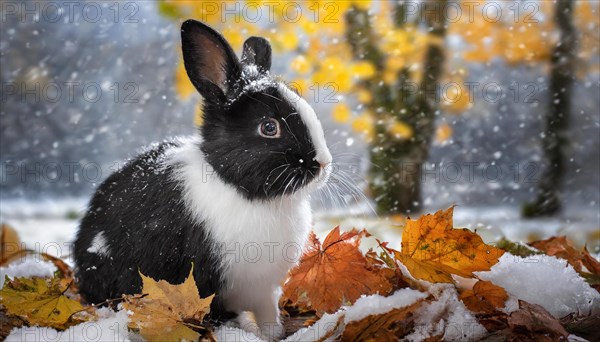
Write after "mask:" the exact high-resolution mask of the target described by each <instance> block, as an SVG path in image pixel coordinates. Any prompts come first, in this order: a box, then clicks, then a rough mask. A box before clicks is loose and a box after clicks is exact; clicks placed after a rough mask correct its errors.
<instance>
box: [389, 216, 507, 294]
mask: <svg viewBox="0 0 600 342" xmlns="http://www.w3.org/2000/svg"><path fill="white" fill-rule="evenodd" d="M452 215H453V208H452V207H451V208H448V209H447V210H444V211H442V210H440V211H438V212H436V213H435V214H433V215H431V214H428V215H423V216H421V217H420V218H419V219H418V220H407V222H406V227H405V228H404V232H403V233H402V250H401V251H397V250H393V249H391V248H388V247H384V249H386V250H387V251H388V252H389V253H391V254H392V255H394V257H395V258H396V260H398V261H399V262H401V263H402V264H404V266H406V268H407V269H408V271H409V272H410V274H411V275H412V276H413V277H415V278H418V279H423V280H427V281H430V282H434V283H452V282H453V279H452V276H451V275H452V274H456V275H459V276H462V277H466V278H471V277H473V272H475V271H488V270H489V269H490V267H492V266H493V265H494V264H496V263H497V262H498V258H499V257H500V256H502V254H504V251H503V250H501V249H499V248H496V247H493V246H490V245H486V244H485V243H484V242H483V240H482V239H481V237H479V235H477V234H476V233H473V232H471V231H470V230H468V229H454V228H453V227H452Z"/></svg>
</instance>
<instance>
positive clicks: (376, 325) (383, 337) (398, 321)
mask: <svg viewBox="0 0 600 342" xmlns="http://www.w3.org/2000/svg"><path fill="white" fill-rule="evenodd" d="M422 303H423V301H418V302H416V303H414V304H412V305H409V306H407V307H404V308H398V309H392V310H390V311H388V312H386V313H383V314H379V315H370V316H367V317H365V318H363V319H361V320H360V321H355V322H350V323H348V324H347V325H346V328H345V330H344V333H343V334H342V341H343V342H351V341H390V342H391V341H398V339H400V338H402V337H404V336H406V335H407V334H409V333H410V332H411V331H412V329H413V326H414V319H415V317H414V312H415V310H416V309H417V308H419V307H420V306H421V304H422Z"/></svg>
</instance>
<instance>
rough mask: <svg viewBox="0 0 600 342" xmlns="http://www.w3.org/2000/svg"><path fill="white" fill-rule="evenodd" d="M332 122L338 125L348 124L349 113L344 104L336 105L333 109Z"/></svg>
mask: <svg viewBox="0 0 600 342" xmlns="http://www.w3.org/2000/svg"><path fill="white" fill-rule="evenodd" d="M332 115H333V120H335V121H336V122H339V123H344V122H348V120H349V119H350V115H351V111H350V108H348V106H347V105H346V104H345V103H338V104H336V105H335V107H333V113H332Z"/></svg>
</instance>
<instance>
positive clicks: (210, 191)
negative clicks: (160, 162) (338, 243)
mask: <svg viewBox="0 0 600 342" xmlns="http://www.w3.org/2000/svg"><path fill="white" fill-rule="evenodd" d="M200 143H201V140H200V139H199V138H194V139H187V140H181V141H180V145H179V146H178V147H174V148H172V149H170V150H169V151H167V152H166V154H167V155H166V162H167V163H168V164H170V165H173V166H175V170H176V173H175V177H176V179H177V180H178V181H179V182H181V184H183V187H184V189H183V191H184V200H185V203H186V206H187V208H188V209H189V210H190V212H191V214H192V215H193V217H195V218H196V219H197V220H198V222H202V223H204V226H205V227H206V229H207V232H208V233H209V235H210V237H211V238H212V239H213V240H214V241H216V242H217V244H218V245H217V246H210V248H214V249H215V251H216V252H218V253H219V254H222V255H225V258H224V260H223V263H222V267H223V276H224V280H225V282H226V286H227V288H226V289H225V291H224V295H223V297H224V299H225V303H226V305H227V306H228V309H229V310H235V311H239V310H253V308H254V306H256V305H260V303H259V302H261V301H262V302H264V301H265V300H266V298H268V296H272V293H273V290H275V289H276V288H277V287H278V286H279V285H280V282H281V281H283V278H284V277H285V275H286V273H287V271H288V270H289V268H290V267H292V266H293V265H294V264H295V263H296V262H297V261H298V258H299V256H300V254H301V251H302V248H303V247H304V245H305V242H306V238H307V235H308V231H309V229H310V224H311V220H312V216H311V210H310V206H309V201H308V197H306V196H303V195H302V194H301V193H300V192H299V193H297V194H295V195H293V196H287V197H284V198H279V199H277V200H275V201H249V200H246V199H245V198H243V197H242V196H241V195H240V194H239V193H238V192H237V191H236V190H235V188H234V187H233V186H231V185H229V184H226V183H224V182H223V181H222V180H221V179H220V178H219V176H218V175H217V174H216V173H215V172H214V171H213V170H212V168H211V167H210V165H209V164H208V163H207V162H206V161H205V160H204V158H203V155H202V152H201V151H200V149H199V147H198V146H199V144H200ZM207 248H209V246H207ZM265 296H267V297H265Z"/></svg>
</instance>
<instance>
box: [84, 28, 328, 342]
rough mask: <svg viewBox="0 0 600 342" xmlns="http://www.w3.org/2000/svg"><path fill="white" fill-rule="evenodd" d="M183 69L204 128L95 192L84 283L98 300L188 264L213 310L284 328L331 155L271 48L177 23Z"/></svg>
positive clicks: (87, 220)
mask: <svg viewBox="0 0 600 342" xmlns="http://www.w3.org/2000/svg"><path fill="white" fill-rule="evenodd" d="M181 36H182V46H183V57H184V63H185V68H186V71H187V74H188V76H189V78H190V80H191V81H192V83H193V84H194V86H195V87H196V88H197V89H198V91H199V92H200V94H201V95H202V97H203V106H204V123H203V125H202V127H201V129H200V132H199V134H198V135H197V136H195V137H191V138H183V139H174V140H172V141H167V142H163V143H160V144H158V145H156V146H154V147H153V148H152V149H150V150H148V151H146V152H144V153H143V154H141V155H140V156H138V157H136V158H135V159H133V160H131V161H130V162H128V163H127V164H126V165H125V166H124V167H123V168H122V169H121V170H119V171H117V172H115V173H114V174H112V175H111V176H109V177H108V178H107V179H106V180H105V181H104V182H103V183H102V185H101V186H100V187H99V188H98V190H97V191H96V194H95V195H94V196H93V198H92V200H91V202H90V204H89V209H88V211H87V213H86V215H85V217H84V218H83V220H82V222H81V226H80V229H79V233H78V234H77V238H76V241H75V249H74V255H75V262H76V266H77V270H76V272H77V277H78V280H79V289H80V292H81V293H82V294H83V296H84V297H85V298H86V299H87V300H88V301H90V302H92V303H99V302H102V301H104V300H106V299H107V298H118V297H120V296H121V294H131V293H139V292H140V291H141V279H140V275H139V273H138V270H139V271H141V273H143V274H145V275H148V276H150V277H152V278H155V279H164V280H167V281H168V282H170V283H179V282H182V281H183V280H184V279H185V277H186V276H187V275H188V274H189V271H190V267H191V265H192V262H193V264H194V278H195V280H196V283H197V285H198V289H199V291H200V295H201V296H202V297H204V296H207V295H210V294H212V293H216V294H217V295H216V297H215V300H214V301H213V306H212V308H211V310H212V312H211V315H212V317H216V318H223V317H230V316H231V314H233V315H235V314H239V313H240V312H242V311H252V312H253V313H254V316H255V319H256V322H257V323H258V326H259V328H260V331H261V334H262V336H263V337H264V338H267V339H275V338H278V337H280V336H281V334H282V332H283V330H282V326H281V324H280V320H279V308H278V299H279V296H280V285H281V282H282V281H283V280H284V278H285V275H286V273H287V271H288V270H289V269H290V268H291V267H292V266H294V264H295V263H296V262H297V260H298V257H299V255H300V253H301V248H302V247H303V246H304V244H305V242H306V240H307V237H308V232H309V227H310V225H311V220H312V216H311V208H310V205H309V193H310V191H311V190H313V189H315V188H317V187H319V183H320V182H324V181H325V180H326V179H327V177H328V175H329V171H328V169H329V167H328V166H329V165H330V163H331V161H332V157H331V154H330V152H329V150H328V148H327V145H326V143H325V137H324V133H323V129H322V127H321V123H320V122H319V120H318V118H317V116H316V114H315V112H314V110H313V109H312V108H311V107H310V105H308V103H307V102H306V101H305V100H304V99H302V98H301V97H300V96H298V95H297V94H296V93H295V92H294V91H292V90H290V89H289V88H288V87H287V86H286V85H285V84H284V83H282V82H281V81H279V80H277V79H275V78H273V77H272V76H271V75H270V74H269V69H270V67H271V47H270V45H269V43H268V42H267V41H266V40H265V39H263V38H257V37H251V38H249V39H248V40H247V41H246V42H245V43H244V49H243V53H242V59H241V62H240V61H239V60H238V58H237V57H236V55H235V53H234V51H233V50H232V48H231V47H230V45H229V44H228V43H227V41H226V40H225V39H224V38H223V37H222V36H221V35H220V34H219V33H217V32H216V31H214V30H213V29H211V28H210V27H208V26H206V25H204V24H202V23H200V22H198V21H194V20H188V21H186V22H184V23H183V25H182V28H181Z"/></svg>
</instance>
